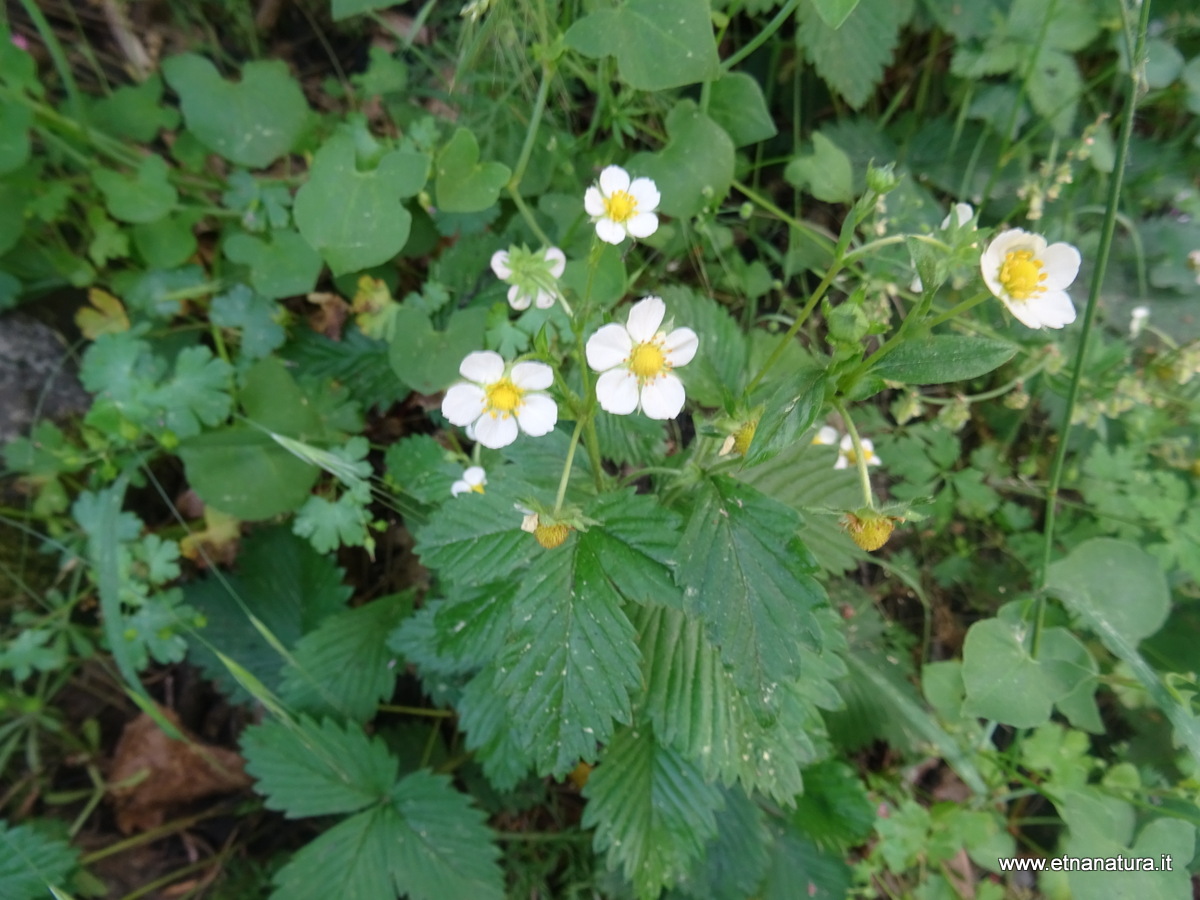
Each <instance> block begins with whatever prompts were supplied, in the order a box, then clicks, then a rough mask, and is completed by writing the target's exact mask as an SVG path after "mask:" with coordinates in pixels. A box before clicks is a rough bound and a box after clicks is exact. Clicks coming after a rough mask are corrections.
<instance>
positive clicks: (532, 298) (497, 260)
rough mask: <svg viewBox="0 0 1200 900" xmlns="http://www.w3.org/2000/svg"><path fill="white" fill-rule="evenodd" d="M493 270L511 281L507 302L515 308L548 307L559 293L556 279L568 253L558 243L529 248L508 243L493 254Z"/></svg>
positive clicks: (561, 271) (505, 279) (564, 266)
mask: <svg viewBox="0 0 1200 900" xmlns="http://www.w3.org/2000/svg"><path fill="white" fill-rule="evenodd" d="M491 266H492V271H493V272H495V273H496V277H497V278H499V279H500V280H501V281H506V282H508V284H509V285H510V287H509V289H508V305H509V306H511V307H512V308H513V309H516V310H523V309H529V304H530V303H533V304H534V305H536V306H537V308H538V309H549V308H550V307H551V306H553V305H554V301H555V300H557V299H558V298H559V296H560V293H559V290H558V283H557V282H558V279H559V278H561V277H562V273H563V271H564V270H565V269H566V267H567V257H566V256H565V255H564V254H563V252H562V251H561V250H559V249H558V248H557V247H547V248H546V249H545V250H537V251H535V250H529V249H528V248H526V247H509V248H508V249H507V250H497V251H496V252H495V253H493V254H492V262H491Z"/></svg>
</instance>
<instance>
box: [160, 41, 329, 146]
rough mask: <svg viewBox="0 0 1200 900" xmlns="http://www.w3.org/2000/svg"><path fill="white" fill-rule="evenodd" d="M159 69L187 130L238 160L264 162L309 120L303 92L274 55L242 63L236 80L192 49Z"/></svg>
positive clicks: (302, 128)
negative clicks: (172, 94)
mask: <svg viewBox="0 0 1200 900" xmlns="http://www.w3.org/2000/svg"><path fill="white" fill-rule="evenodd" d="M162 69H163V76H164V77H165V78H166V79H167V84H169V85H170V86H171V88H172V90H174V91H175V93H177V94H178V95H179V101H180V108H181V109H182V110H183V121H184V124H186V125H187V128H188V131H190V132H191V133H192V134H193V135H195V136H196V138H197V139H198V140H199V141H200V143H202V144H204V146H206V147H208V148H209V149H210V150H212V151H213V152H215V153H219V154H220V155H221V156H223V157H225V158H226V159H228V160H230V161H231V162H235V163H237V164H238V165H242V166H248V167H250V168H254V169H261V168H263V167H265V166H269V165H270V164H271V163H273V162H274V161H275V160H277V159H279V157H281V156H283V155H284V154H285V153H287V152H288V151H289V150H291V149H292V145H293V144H294V143H295V142H296V139H297V138H298V137H299V136H300V133H301V132H302V131H303V130H304V125H305V123H306V122H307V121H308V116H309V111H308V103H307V102H306V101H305V99H304V93H303V92H302V91H301V90H300V85H299V84H297V83H296V80H295V79H294V78H292V76H291V75H290V74H288V70H287V66H286V65H285V64H284V63H283V62H281V61H279V60H270V61H267V62H252V63H247V64H246V65H245V67H244V68H243V69H242V80H241V82H240V83H233V82H229V81H226V80H225V79H223V78H222V77H221V76H220V75H219V74H218V73H217V69H216V67H215V66H214V65H213V64H212V63H211V62H209V61H208V60H206V59H204V58H203V57H200V56H196V55H195V54H193V53H185V54H183V55H182V56H174V57H171V58H170V59H168V60H166V61H165V62H164V63H163V66H162Z"/></svg>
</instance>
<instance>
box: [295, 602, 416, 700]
mask: <svg viewBox="0 0 1200 900" xmlns="http://www.w3.org/2000/svg"><path fill="white" fill-rule="evenodd" d="M411 612H412V594H411V592H409V593H404V594H393V595H391V596H389V597H381V598H380V599H378V600H375V601H372V602H371V603H368V604H366V605H365V606H360V607H359V608H358V609H352V610H348V611H346V612H343V613H338V614H337V615H334V616H330V617H329V618H328V619H326V620H325V621H324V622H322V623H321V624H320V625H318V626H317V629H316V630H315V631H312V632H309V633H308V634H306V635H305V636H304V637H302V638H301V639H300V643H299V644H297V645H296V651H295V653H294V654H293V655H292V660H293V662H294V663H295V665H294V666H293V665H289V666H288V668H287V670H286V671H285V673H284V676H283V686H282V687H281V688H280V691H281V693H282V695H283V699H284V700H285V701H286V702H287V703H288V704H289V705H290V706H291V708H293V709H298V710H300V711H302V712H306V713H310V714H312V715H342V716H347V717H349V718H350V719H353V720H355V721H359V722H364V721H366V720H367V719H370V718H371V717H372V716H373V715H374V713H375V709H376V707H377V706H378V705H379V703H380V702H381V701H383V700H386V699H387V698H388V697H389V696H391V693H392V689H393V687H394V685H395V683H396V669H395V662H396V654H395V653H394V652H393V651H391V650H390V649H388V646H387V639H388V636H389V635H390V634H391V633H392V631H393V630H394V629H395V627H396V626H397V625H398V624H399V623H400V620H401V619H403V618H404V617H405V616H407V615H408V614H409V613H411ZM348 663H349V664H348Z"/></svg>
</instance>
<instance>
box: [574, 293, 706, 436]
mask: <svg viewBox="0 0 1200 900" xmlns="http://www.w3.org/2000/svg"><path fill="white" fill-rule="evenodd" d="M666 311H667V305H666V304H665V303H663V301H662V298H661V297H646V298H645V299H643V300H641V301H639V302H637V303H635V304H634V305H633V307H632V308H631V309H630V310H629V318H628V319H627V320H626V324H625V325H618V324H616V323H615V322H614V323H612V324H610V325H605V326H604V327H603V328H601V329H600V330H599V331H597V332H596V333H595V334H593V335H592V336H591V337H590V338H588V342H587V361H588V365H589V366H591V367H592V369H594V370H595V371H597V372H601V373H602V374H601V375H600V377H599V378H598V379H597V380H596V397H597V399H598V400H599V401H600V406H601V408H603V409H604V410H605V411H607V412H610V413H615V414H616V415H619V416H624V415H628V414H629V413H631V412H633V411H634V410H635V409H638V408H639V407H640V408H641V410H642V412H644V413H645V414H646V415H647V416H649V417H650V418H651V419H673V418H675V417H676V416H677V415H679V412H680V410H682V409H683V401H684V399H685V395H684V390H683V382H682V381H680V380H679V377H678V376H677V375H675V374H674V372H673V371H672V370H673V369H675V368H676V367H678V366H685V365H687V364H688V363H689V362H691V360H692V357H693V356H695V355H696V350H697V348H698V347H699V346H700V338H699V337H697V336H696V332H694V331H692V329H690V328H676V329H675V330H674V331H672V332H671V333H670V334H667V333H666V332H663V331H659V330H658V327H659V326H660V325H661V324H662V320H663V316H664V315H666Z"/></svg>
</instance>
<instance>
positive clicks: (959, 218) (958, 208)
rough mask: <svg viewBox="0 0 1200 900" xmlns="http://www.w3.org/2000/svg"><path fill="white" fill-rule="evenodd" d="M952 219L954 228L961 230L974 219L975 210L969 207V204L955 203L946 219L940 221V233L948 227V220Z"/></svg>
mask: <svg viewBox="0 0 1200 900" xmlns="http://www.w3.org/2000/svg"><path fill="white" fill-rule="evenodd" d="M952 218H953V219H954V220H955V221H956V226H957V227H958V228H962V227H963V226H964V225H966V224H967V223H968V222H970V221H971V220H972V219H973V218H975V210H974V209H973V208H972V207H971V204H970V203H955V204H954V208H953V209H952V210H950V212H948V213H947V214H946V218H944V219H942V224H941V229H942V231H945V230H946V229H947V228H949V227H950V220H951V219H952Z"/></svg>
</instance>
